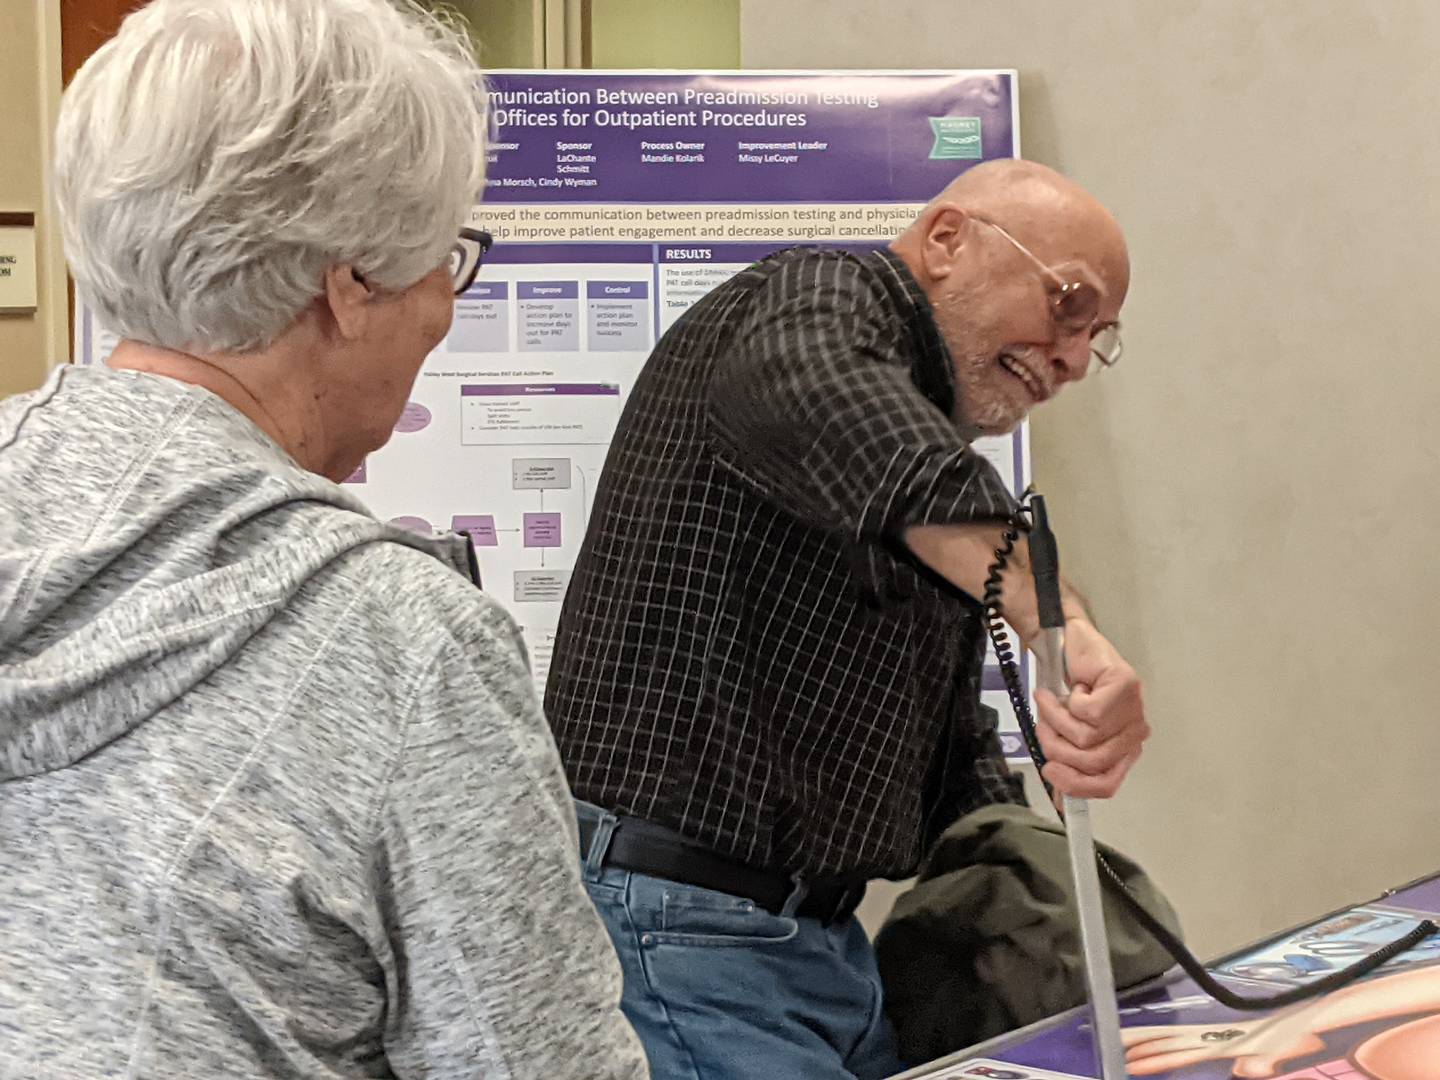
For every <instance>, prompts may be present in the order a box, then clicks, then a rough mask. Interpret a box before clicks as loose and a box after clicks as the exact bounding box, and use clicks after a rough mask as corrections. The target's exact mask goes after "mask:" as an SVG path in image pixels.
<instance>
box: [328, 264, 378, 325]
mask: <svg viewBox="0 0 1440 1080" xmlns="http://www.w3.org/2000/svg"><path fill="white" fill-rule="evenodd" d="M374 296H375V293H374V290H373V289H371V287H370V286H369V285H368V284H367V283H366V281H365V279H364V278H362V277H361V276H360V275H359V274H358V273H356V272H355V268H354V267H353V266H350V265H349V264H341V265H340V266H332V267H330V269H328V270H326V271H325V296H324V300H323V303H324V304H325V306H326V307H327V308H328V309H329V311H330V320H331V322H332V323H333V325H334V327H335V332H336V333H337V334H339V335H340V337H341V338H342V339H344V340H345V341H356V340H358V339H360V338H362V337H364V336H365V332H366V331H367V330H368V329H369V328H370V313H371V312H370V306H371V305H370V301H371V300H372V299H373V298H374Z"/></svg>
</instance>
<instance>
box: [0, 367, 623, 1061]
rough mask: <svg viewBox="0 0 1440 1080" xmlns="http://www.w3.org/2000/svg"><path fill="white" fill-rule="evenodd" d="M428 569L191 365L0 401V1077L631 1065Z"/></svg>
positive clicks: (523, 750) (522, 704) (615, 981)
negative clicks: (187, 372)
mask: <svg viewBox="0 0 1440 1080" xmlns="http://www.w3.org/2000/svg"><path fill="white" fill-rule="evenodd" d="M463 564H464V555H463V549H462V550H461V552H459V553H458V558H457V552H456V551H455V549H454V548H451V547H449V546H447V545H442V544H440V543H438V542H437V543H432V542H429V541H424V540H421V539H419V538H417V537H412V536H410V535H408V534H406V533H404V532H402V531H399V530H396V529H394V528H391V527H389V526H386V525H383V524H381V523H379V522H377V521H375V520H374V519H373V518H372V517H371V516H370V515H369V514H367V513H366V511H365V509H364V508H363V507H362V506H361V505H360V504H359V503H357V502H356V501H355V500H354V499H353V498H351V497H350V496H349V495H347V494H346V493H345V492H344V491H343V490H342V489H340V488H338V487H336V486H335V485H334V484H331V483H330V482H328V481H326V480H324V479H321V478H320V477H317V476H314V475H312V474H310V473H308V472H305V471H304V470H302V469H301V468H299V467H298V466H297V465H296V464H295V463H294V461H292V460H291V459H290V458H289V457H288V456H287V455H286V454H285V453H284V452H283V451H281V450H280V448H279V447H277V446H276V445H275V444H274V443H273V442H272V441H271V440H270V439H268V438H267V437H266V436H265V435H264V434H263V433H262V432H261V431H260V430H259V429H258V428H256V427H255V426H254V425H253V424H251V423H250V422H249V421H248V420H246V419H245V418H244V417H243V416H241V415H240V414H239V413H237V412H235V411H234V410H233V409H231V408H230V407H229V406H227V405H225V404H224V403H223V402H221V401H220V400H219V399H218V398H216V397H214V396H212V395H211V394H209V393H207V392H205V391H203V390H199V389H196V388H193V387H187V386H185V385H182V384H181V383H178V382H174V381H171V380H168V379H163V378H158V377H155V376H150V375H140V374H135V373H125V372H113V371H109V370H108V369H104V368H97V369H87V368H80V369H75V368H71V369H64V370H62V371H60V372H58V373H57V374H56V375H55V377H53V378H52V379H51V380H50V382H49V383H48V384H47V385H46V386H45V387H44V388H43V389H42V390H39V391H37V392H36V393H34V394H29V395H22V396H20V397H17V398H12V399H10V400H8V401H5V402H3V403H0V1075H3V1076H6V1077H31V1076H36V1077H99V1076H125V1077H156V1078H171V1077H197V1078H210V1077H231V1076H246V1077H253V1076H283V1077H336V1076H391V1075H399V1076H427V1077H459V1076H483V1077H502V1078H517V1080H518V1078H521V1077H546V1078H547V1080H548V1078H557V1077H587V1078H592V1077H606V1078H608V1077H616V1078H619V1077H643V1076H644V1075H645V1065H644V1056H643V1051H642V1050H641V1048H640V1046H639V1044H638V1042H637V1041H636V1040H635V1038H634V1035H633V1034H632V1033H631V1031H630V1030H629V1028H628V1027H627V1026H626V1025H625V1023H624V1020H623V1019H622V1017H621V1014H620V1012H619V1008H618V1004H619V998H620V971H619V966H618V964H617V961H616V959H615V956H614V953H613V952H612V950H611V948H610V945H609V942H608V940H607V939H606V937H605V932H604V930H603V929H602V927H601V925H600V922H599V920H598V918H597V916H596V915H595V912H594V910H593V909H592V908H591V906H590V903H589V900H588V899H587V897H586V895H585V893H584V891H583V889H582V887H581V884H580V880H579V872H578V860H577V854H576V845H577V840H576V834H575V825H574V819H573V815H572V811H571V804H570V799H569V795H568V792H567V791H566V788H565V781H564V779H563V775H562V773H561V769H560V762H559V759H558V757H557V756H556V753H555V748H554V744H553V743H552V742H551V739H550V735H549V732H548V730H547V728H546V725H545V722H544V719H543V717H542V716H541V714H540V710H539V708H538V706H537V704H536V700H535V696H534V693H533V690H532V688H531V685H530V679H529V676H528V673H527V671H526V666H525V659H524V654H523V651H522V647H521V645H520V642H519V640H518V638H517V635H516V632H515V628H514V626H513V624H512V623H511V622H510V620H509V619H508V617H507V616H506V615H505V614H504V612H503V611H502V610H501V609H500V608H499V607H498V606H497V605H496V604H495V603H494V602H492V601H490V600H488V599H487V598H486V597H485V596H484V595H483V594H481V593H480V592H479V591H478V590H477V589H476V588H475V587H474V585H473V584H471V582H469V581H468V580H466V579H465V578H464V577H462V576H461V575H460V574H459V573H457V572H456V570H457V568H460V567H463Z"/></svg>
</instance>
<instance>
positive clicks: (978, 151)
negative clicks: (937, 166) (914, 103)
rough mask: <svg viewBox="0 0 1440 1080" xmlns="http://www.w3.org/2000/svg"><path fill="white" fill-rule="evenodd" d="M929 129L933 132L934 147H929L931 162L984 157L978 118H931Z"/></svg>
mask: <svg viewBox="0 0 1440 1080" xmlns="http://www.w3.org/2000/svg"><path fill="white" fill-rule="evenodd" d="M930 129H931V130H932V131H934V132H935V145H934V146H932V147H930V160H931V161H961V160H972V159H973V160H979V159H980V158H981V157H983V156H984V153H985V151H984V148H983V145H982V143H981V139H980V117H978V116H932V117H930Z"/></svg>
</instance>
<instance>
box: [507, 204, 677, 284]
mask: <svg viewBox="0 0 1440 1080" xmlns="http://www.w3.org/2000/svg"><path fill="white" fill-rule="evenodd" d="M481 217H482V219H483V217H484V213H483V209H482V213H481ZM654 257H655V249H654V248H653V247H652V246H651V245H650V244H614V243H609V244H607V243H597V244H590V243H586V244H544V243H541V244H536V243H529V242H527V243H523V244H496V245H495V246H494V247H493V248H492V249H491V250H490V251H489V252H487V253H486V255H485V265H486V266H499V265H501V264H523V263H543V264H553V263H646V264H649V263H650V262H651V260H652V259H653V258H654ZM480 272H481V273H482V274H483V273H484V272H485V271H484V270H483V269H482V270H481V271H480Z"/></svg>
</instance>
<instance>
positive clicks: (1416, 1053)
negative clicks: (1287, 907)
mask: <svg viewBox="0 0 1440 1080" xmlns="http://www.w3.org/2000/svg"><path fill="white" fill-rule="evenodd" d="M1389 1019H1394V1020H1398V1021H1403V1022H1401V1023H1399V1024H1397V1025H1396V1026H1394V1027H1389V1028H1386V1029H1385V1030H1383V1031H1381V1032H1380V1033H1378V1034H1375V1035H1371V1036H1369V1037H1367V1038H1366V1039H1365V1040H1364V1041H1363V1042H1362V1043H1360V1044H1359V1045H1358V1046H1356V1047H1355V1048H1354V1049H1353V1050H1351V1051H1350V1055H1349V1057H1350V1062H1351V1063H1352V1064H1353V1065H1354V1066H1355V1067H1356V1068H1357V1069H1359V1070H1362V1075H1363V1076H1365V1077H1367V1078H1371V1080H1435V1078H1436V1077H1437V1076H1440V1065H1437V1063H1440V967H1427V968H1419V969H1413V970H1409V971H1402V972H1399V973H1397V974H1394V975H1387V976H1383V977H1381V978H1377V979H1372V980H1371V981H1368V982H1362V983H1358V984H1356V985H1354V986H1350V987H1346V988H1345V989H1343V990H1339V991H1337V992H1335V993H1333V994H1330V995H1328V996H1326V997H1324V998H1321V999H1319V1000H1318V1001H1314V1002H1310V1003H1308V1004H1305V1005H1300V1006H1296V1007H1295V1008H1292V1009H1289V1010H1285V1011H1283V1012H1280V1013H1277V1014H1275V1015H1274V1016H1267V1017H1264V1018H1263V1019H1257V1020H1235V1021H1228V1020H1227V1021H1221V1022H1218V1023H1214V1024H1189V1025H1184V1026H1176V1027H1165V1026H1146V1027H1132V1028H1126V1029H1125V1031H1124V1032H1123V1033H1122V1034H1123V1037H1124V1041H1125V1046H1126V1048H1127V1052H1126V1056H1125V1063H1126V1068H1127V1069H1128V1070H1129V1072H1130V1074H1131V1075H1132V1076H1156V1075H1160V1074H1166V1073H1174V1075H1176V1076H1177V1077H1179V1076H1183V1075H1184V1073H1183V1072H1175V1070H1183V1069H1184V1067H1185V1066H1188V1065H1196V1064H1200V1063H1202V1062H1207V1061H1216V1060H1221V1059H1233V1061H1234V1065H1233V1069H1232V1073H1231V1075H1232V1076H1236V1077H1245V1078H1248V1080H1264V1078H1271V1077H1277V1076H1279V1074H1280V1072H1281V1070H1282V1069H1283V1068H1284V1067H1285V1066H1286V1065H1287V1064H1289V1063H1293V1062H1297V1061H1298V1060H1299V1059H1302V1058H1308V1057H1312V1056H1314V1055H1316V1054H1322V1053H1324V1051H1325V1048H1326V1047H1325V1042H1324V1040H1323V1039H1322V1038H1321V1036H1322V1035H1323V1034H1325V1033H1326V1032H1330V1031H1337V1030H1339V1029H1341V1028H1347V1027H1352V1026H1355V1025H1359V1024H1367V1023H1374V1022H1376V1021H1383V1020H1389Z"/></svg>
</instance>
